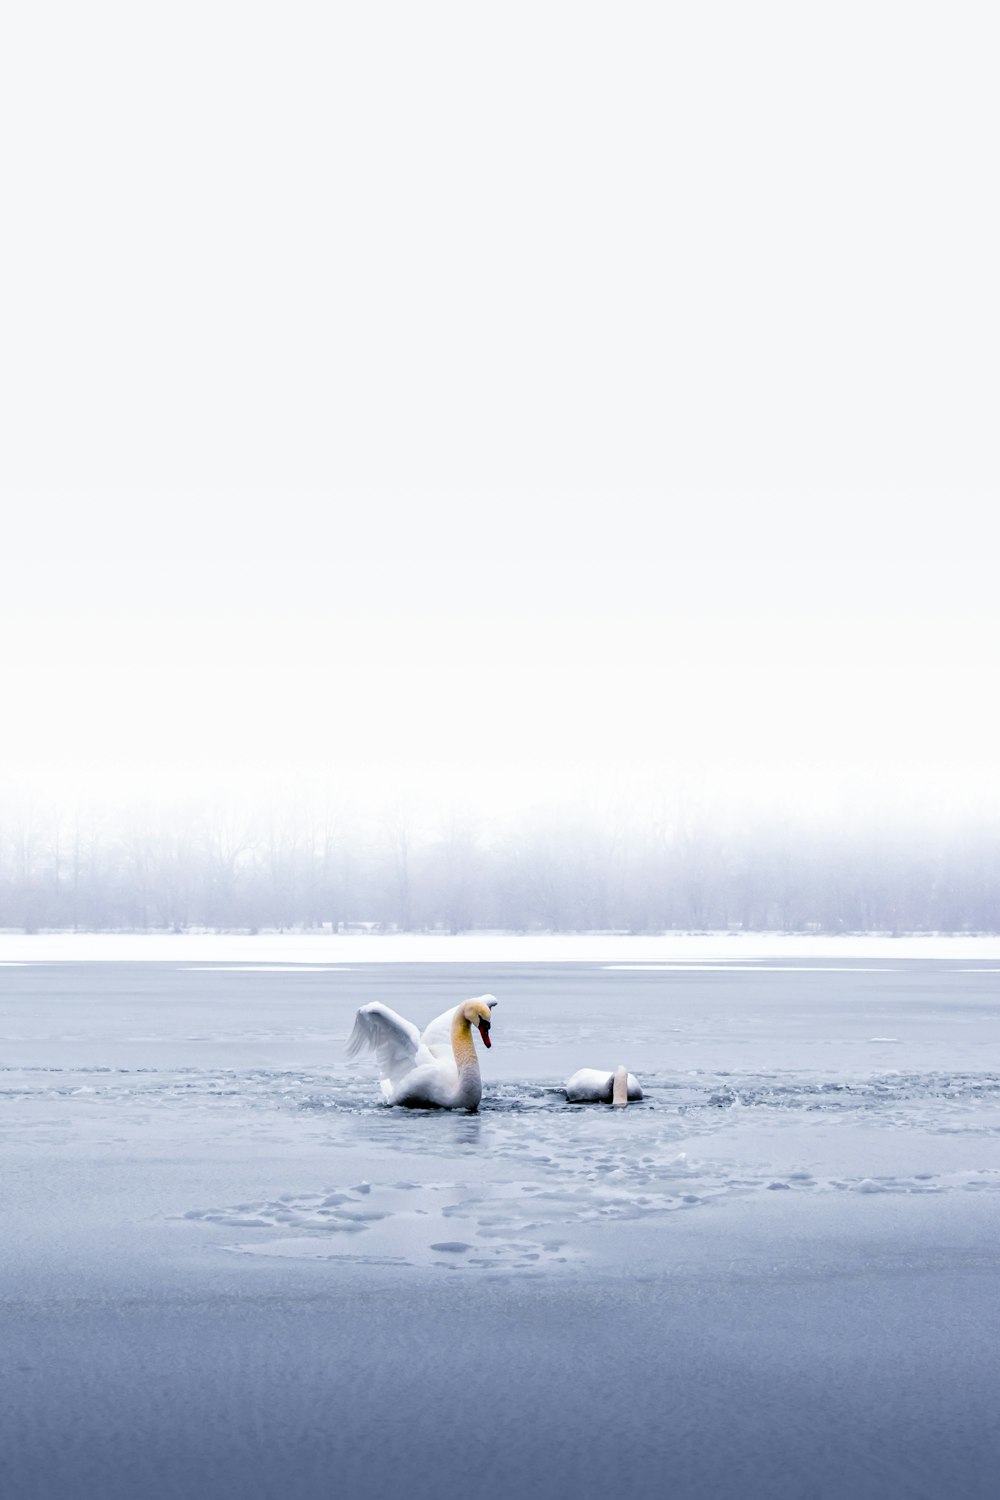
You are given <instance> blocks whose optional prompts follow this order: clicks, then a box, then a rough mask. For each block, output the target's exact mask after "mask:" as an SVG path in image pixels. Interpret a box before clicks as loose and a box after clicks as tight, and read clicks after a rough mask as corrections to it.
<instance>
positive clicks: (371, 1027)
mask: <svg viewBox="0 0 1000 1500" xmlns="http://www.w3.org/2000/svg"><path fill="white" fill-rule="evenodd" d="M365 1047H370V1048H371V1050H372V1051H373V1052H374V1053H375V1061H376V1063H377V1065H378V1071H379V1077H380V1078H383V1079H388V1080H389V1082H390V1083H398V1082H399V1080H400V1079H401V1078H405V1077H406V1074H407V1073H409V1072H410V1071H411V1070H412V1069H413V1067H414V1066H415V1064H416V1061H417V1052H418V1051H419V1048H420V1033H419V1031H418V1030H417V1028H416V1027H415V1026H414V1024H413V1022H412V1021H407V1020H404V1018H403V1017H402V1016H400V1015H397V1014H396V1012H395V1011H394V1010H390V1009H389V1007H388V1005H383V1004H382V1003H381V1001H379V1000H373V1001H372V1002H371V1004H370V1005H363V1006H362V1007H361V1009H360V1010H359V1011H358V1013H357V1016H356V1017H355V1020H354V1030H353V1031H352V1032H351V1034H350V1036H349V1037H348V1039H347V1055H348V1057H356V1056H357V1054H358V1053H359V1052H361V1051H363V1050H364V1048H365Z"/></svg>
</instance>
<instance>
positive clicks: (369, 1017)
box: [347, 995, 497, 1110]
mask: <svg viewBox="0 0 1000 1500" xmlns="http://www.w3.org/2000/svg"><path fill="white" fill-rule="evenodd" d="M496 1003H497V1002H496V1001H495V1000H494V998H493V996H492V995H480V996H479V997H478V998H477V999H475V1000H466V1001H464V1002H463V1004H461V1005H456V1006H454V1007H453V1008H452V1009H451V1010H446V1011H444V1012H443V1014H441V1015H440V1016H435V1018H434V1020H433V1021H431V1023H430V1025H429V1026H427V1027H425V1028H424V1031H423V1033H421V1032H419V1031H418V1030H417V1028H416V1027H415V1026H414V1025H413V1022H412V1021H407V1020H404V1018H403V1017H402V1016H400V1015H397V1013H396V1012H395V1011H394V1010H390V1009H389V1007H388V1005H382V1004H381V1003H380V1002H379V1001H377V1000H375V1001H373V1002H372V1003H371V1005H363V1006H362V1007H361V1009H360V1010H359V1011H358V1014H357V1017H356V1019H355V1022H354V1030H353V1031H352V1032H351V1035H350V1037H349V1038H348V1041H347V1051H348V1055H349V1056H351V1057H354V1056H356V1054H357V1053H359V1052H361V1051H362V1050H363V1049H364V1048H365V1047H370V1048H371V1050H372V1051H373V1052H374V1053H375V1061H376V1063H377V1064H378V1070H379V1078H380V1080H381V1084H382V1092H383V1094H384V1095H385V1098H386V1102H387V1103H388V1104H402V1105H406V1106H408V1107H409V1108H411V1109H468V1110H475V1109H478V1108H479V1101H480V1099H481V1098H482V1096H483V1080H482V1077H481V1075H480V1072H479V1059H478V1057H477V1056H476V1047H475V1043H474V1042H473V1040H472V1027H473V1026H474V1025H475V1026H478V1027H479V1031H480V1035H481V1036H482V1038H483V1041H484V1043H485V1045H486V1046H487V1047H488V1046H489V1045H490V1042H489V1029H490V1012H491V1011H492V1009H493V1007H494V1005H496Z"/></svg>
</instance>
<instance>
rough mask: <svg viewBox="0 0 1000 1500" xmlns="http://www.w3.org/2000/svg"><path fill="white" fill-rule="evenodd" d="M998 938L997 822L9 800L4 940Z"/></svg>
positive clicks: (673, 808) (3, 860) (2, 847)
mask: <svg viewBox="0 0 1000 1500" xmlns="http://www.w3.org/2000/svg"><path fill="white" fill-rule="evenodd" d="M364 925H371V926H372V927H373V928H376V927H377V928H379V929H382V930H393V929H400V930H429V929H436V930H442V929H443V930H446V931H451V932H460V931H467V930H470V929H476V928H501V929H507V930H512V931H533V930H550V931H561V932H567V931H587V930H607V929H617V930H624V931H632V932H649V931H658V930H663V929H681V930H691V929H695V930H698V929H720V928H726V927H742V928H745V929H757V930H762V929H763V930H775V929H778V930H786V931H816V930H822V931H830V932H841V931H843V932H862V931H890V932H900V931H946V932H955V931H987V932H995V931H998V930H1000V817H998V816H997V815H996V814H990V815H988V816H987V815H984V816H982V817H973V816H972V815H968V816H967V817H965V818H964V819H963V820H961V821H955V820H952V821H951V822H950V823H949V824H948V825H947V826H945V825H944V824H939V825H935V824H934V823H933V822H932V821H931V820H926V821H925V822H923V823H920V822H919V821H918V820H914V819H910V820H908V821H903V820H900V819H899V818H898V817H893V818H890V817H888V816H887V817H886V818H885V819H884V820H882V821H881V823H880V822H879V821H877V820H876V821H873V820H872V819H871V817H870V816H869V815H865V816H859V817H858V818H857V820H856V822H852V820H851V819H849V818H842V819H840V820H839V821H838V820H835V819H832V818H828V819H826V820H825V821H820V820H812V821H809V820H807V819H804V818H798V819H792V818H791V817H788V816H779V815H776V814H769V815H766V814H764V813H762V812H756V813H754V814H752V815H751V814H745V815H743V816H740V815H738V814H735V813H732V812H730V813H728V814H723V813H721V812H720V811H719V810H718V809H715V810H713V809H709V808H704V807H698V806H696V805H693V804H687V803H685V802H684V800H683V799H670V798H668V797H664V798H663V799H662V800H660V801H659V802H656V803H649V804H647V805H645V806H637V805H632V806H630V807H627V808H623V807H614V806H603V807H599V806H596V805H586V806H579V807H563V808H548V809H545V810H543V811H539V810H533V809H530V808H526V809H524V810H523V811H522V812H520V813H518V814H517V815H514V816H508V817H506V818H504V819H502V820H500V819H497V818H492V819H486V818H477V817H474V816H472V815H469V814H465V813H461V812H451V813H436V814H431V813H428V812H427V811H426V810H423V811H422V812H420V813H419V814H418V813H416V812H415V811H413V810H412V809H411V808H409V807H408V806H406V805H403V804H399V805H395V806H392V807H389V808H387V809H383V810H381V811H378V812H375V813H373V812H371V811H365V812H362V811H360V810H358V809H356V808H352V807H350V806H349V805H346V804H334V803H323V802H307V803H303V804H301V805H297V806H286V807H283V808H280V809H274V808H268V809H253V808H248V807H236V806H232V805H224V804H222V803H219V802H215V803H210V802H188V803H185V804H183V805H180V804H179V805H176V806H171V807H162V808H158V809H148V808H147V809H140V810H137V809H132V810H130V811H122V810H121V809H120V808H113V807H97V806H90V807H87V808H86V809H83V808H81V809H77V810H66V809H55V808H53V807H51V806H46V805H43V804H42V803H40V802H31V801H20V802H17V803H13V802H12V803H11V804H10V805H7V806H0V928H6V929H20V930H24V931H29V932H31V931H39V930H43V929H72V930H85V931H86V930H89V931H95V930H98V931H99V930H121V929H126V930H138V931H144V930H155V929H159V930H168V931H184V930H187V929H190V928H208V929H214V930H232V929H236V930H250V931H259V930H263V929H272V928H277V929H289V928H305V929H323V928H326V929H330V930H338V929H341V930H343V929H351V928H356V927H358V926H364Z"/></svg>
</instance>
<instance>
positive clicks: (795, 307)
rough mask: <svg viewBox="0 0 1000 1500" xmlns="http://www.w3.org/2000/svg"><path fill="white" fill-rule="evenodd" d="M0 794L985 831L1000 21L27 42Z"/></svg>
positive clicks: (265, 13) (610, 22) (50, 11)
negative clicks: (681, 803)
mask: <svg viewBox="0 0 1000 1500" xmlns="http://www.w3.org/2000/svg"><path fill="white" fill-rule="evenodd" d="M10 10H11V12H12V13H11V14H8V15H7V18H6V19H5V21H4V22H3V28H2V29H3V34H2V36H0V126H2V139H3V147H2V151H3V168H2V170H3V178H2V183H0V187H2V200H3V205H4V219H5V230H4V234H3V242H2V245H0V256H2V257H3V262H4V267H3V276H2V297H3V304H4V305H3V312H2V330H0V366H2V380H3V389H2V414H3V417H2V419H3V438H2V442H0V468H2V479H3V490H4V516H3V531H2V554H0V586H2V590H0V626H2V648H0V649H2V658H3V661H2V667H3V670H2V682H3V701H2V722H0V730H2V733H0V766H2V768H3V770H4V773H5V778H6V782H7V785H8V787H14V788H15V789H17V788H19V787H22V786H33V787H35V788H36V789H37V788H41V789H43V790H44V791H46V792H47V793H49V794H51V795H53V796H58V795H65V796H67V797H68V796H77V795H80V794H81V793H93V794H98V795H107V796H112V797H114V796H126V795H128V796H132V795H138V796H146V795H157V794H161V793H162V794H169V795H173V794H174V793H175V792H177V791H179V790H192V789H202V790H205V791H212V790H214V789H215V788H217V787H220V786H227V785H228V786H238V787H240V788H241V789H242V790H245V791H248V792H249V793H250V794H254V792H255V791H256V790H259V791H260V794H261V795H263V794H264V792H265V790H268V791H269V792H270V791H271V790H273V788H274V787H276V786H278V787H283V788H285V789H287V788H289V787H292V786H294V785H296V784H299V783H301V782H303V781H306V782H310V783H315V782H324V781H331V782H333V783H335V784H336V785H338V786H339V787H341V788H344V787H356V788H357V789H358V790H359V792H360V791H370V789H371V788H372V787H374V786H384V787H385V788H386V791H387V794H390V793H394V792H395V790H396V789H399V788H402V789H407V790H409V791H411V792H415V793H416V794H419V793H420V792H421V791H423V792H426V793H427V794H428V795H429V796H432V797H439V798H440V799H443V800H448V799H449V798H464V799H465V800H467V801H469V802H471V803H473V804H474V805H477V806H482V807H484V808H493V807H496V808H502V807H504V806H506V805H509V804H511V803H516V802H518V801H520V800H524V799H528V800H531V799H544V798H547V797H552V796H557V795H558V796H563V795H568V794H571V793H575V792H576V791H578V790H584V789H587V788H590V787H597V786H602V787H608V786H612V785H614V786H617V787H621V786H640V785H642V786H647V785H650V784H658V783H662V784H668V783H669V784H673V783H680V782H683V783H685V784H699V785H702V786H704V787H707V788H709V789H712V790H714V791H717V792H719V793H722V792H725V793H727V794H730V795H734V796H737V797H740V796H746V795H750V794H751V793H753V794H761V795H766V796H772V795H778V796H784V797H788V798H790V799H792V800H798V801H799V802H815V803H816V804H817V805H823V804H825V803H829V804H830V805H834V804H837V803H838V799H841V801H842V800H843V798H844V797H849V796H850V795H851V788H856V789H863V791H864V795H865V796H866V797H867V798H868V799H869V800H871V799H874V800H875V801H876V802H878V800H879V799H881V798H885V800H886V801H887V802H888V801H892V800H894V799H899V798H901V797H902V798H903V799H904V800H905V799H909V801H910V804H911V805H912V804H919V805H921V806H923V807H928V806H931V805H938V804H940V805H941V806H945V807H948V806H951V805H953V804H955V803H957V802H963V801H970V800H971V801H972V802H976V801H982V800H984V799H992V798H993V797H994V793H995V788H996V776H997V766H998V764H1000V758H998V752H1000V716H998V711H997V685H998V683H997V679H998V673H997V662H998V649H997V648H998V641H1000V634H998V626H1000V605H998V602H997V593H998V590H997V584H996V563H997V550H998V549H997V544H998V539H1000V524H998V514H997V499H998V485H997V481H998V468H1000V464H998V450H997V433H996V428H997V413H998V411H1000V399H998V398H1000V390H998V384H1000V381H998V350H1000V327H998V323H1000V318H998V290H997V288H998V280H1000V278H998V275H997V266H998V265H1000V243H998V240H1000V234H998V195H997V191H996V183H997V148H996V142H997V140H998V139H1000V118H998V117H1000V107H998V90H997V88H996V78H997V73H998V65H1000V56H998V39H1000V12H998V11H997V9H996V7H995V5H992V4H974V3H969V4H965V3H952V4H943V3H940V4H922V3H919V0H908V3H905V4H896V3H883V0H866V3H864V4H853V3H841V4H838V5H836V6H834V5H820V4H804V3H802V0H797V3H793V4H768V3H759V4H746V3H739V4H724V3H716V4H713V3H711V0H707V3H706V0H701V3H686V4H670V3H667V0H659V3H657V4H629V3H627V0H616V3H614V4H611V3H605V4H587V3H584V0H575V3H572V4H553V3H546V0H532V3H531V4H524V5H522V4H518V3H510V0H509V3H506V4H504V5H476V4H469V3H468V0H463V3H456V4H447V5H444V4H435V3H433V0H431V3H421V4H413V3H407V4H380V3H378V0H372V3H364V4H362V3H350V4H340V5H338V4H330V3H326V4H322V5H318V4H316V5H310V4H307V5H302V4H295V3H287V0H286V3H283V4H281V5H277V4H252V3H242V4H239V5H236V4H219V3H213V0H199V3H198V4H197V5H187V4H183V3H175V4H172V5H170V6H149V5H135V4H134V3H130V4H118V5H109V4H104V3H101V0H95V3H91V4H88V5H85V6H83V5H66V4H63V5H53V4H46V3H45V0H39V3H36V4H33V5H31V6H29V5H26V4H25V5H20V6H15V7H11V8H10Z"/></svg>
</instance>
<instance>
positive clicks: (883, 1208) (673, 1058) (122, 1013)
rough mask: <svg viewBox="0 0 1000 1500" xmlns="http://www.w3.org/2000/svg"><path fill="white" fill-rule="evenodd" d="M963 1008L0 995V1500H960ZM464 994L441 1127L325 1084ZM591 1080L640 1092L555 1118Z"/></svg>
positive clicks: (806, 979) (781, 972)
mask: <svg viewBox="0 0 1000 1500" xmlns="http://www.w3.org/2000/svg"><path fill="white" fill-rule="evenodd" d="M998 980H1000V975H998V974H997V973H996V971H995V968H993V969H991V968H990V967H989V966H987V965H975V964H970V963H968V962H964V963H961V964H955V963H947V962H942V963H933V962H928V961H922V962H909V963H906V962H900V963H893V964H890V963H887V962H882V963H878V964H871V965H863V964H856V963H855V964H851V963H844V964H830V963H819V962H816V963H802V962H797V963H795V964H782V963H781V962H780V961H772V962H768V963H759V964H755V963H750V964H740V965H734V964H731V963H728V964H727V963H716V964H705V965H698V966H691V965H677V966H672V967H662V966H646V967H641V968H640V967H636V968H621V967H613V968H612V967H604V966H598V965H593V964H576V965H569V964H543V965H536V966H532V967H528V966H525V967H519V966H517V965H514V964H509V963H508V964H502V965H497V966H490V965H485V964H475V965H469V966H468V967H467V968H463V967H460V966H457V965H446V966H435V965H430V964H420V965H399V964H396V965H364V966H358V967H356V968H353V969H351V968H345V967H342V966H334V965H315V964H312V965H288V966H285V965H278V964H271V965H267V966H263V965H262V966H260V967H255V966H253V965H239V966H236V965H211V964H207V965H201V964H199V965H191V964H187V965H184V964H159V963H155V964H100V963H91V964H80V965H76V964H51V965H46V964H27V965H24V966H17V967H9V968H0V991H2V994H3V1003H2V1009H0V1152H2V1154H3V1161H4V1187H5V1205H4V1208H5V1212H4V1226H5V1227H4V1263H5V1270H4V1278H3V1298H4V1302H3V1307H4V1321H5V1324H6V1339H5V1348H6V1349H7V1350H8V1351H9V1352H8V1355H7V1358H6V1361H5V1363H4V1365H3V1376H2V1380H3V1392H4V1401H5V1406H4V1412H5V1418H6V1421H7V1431H6V1433H5V1443H4V1445H3V1450H2V1456H0V1476H2V1477H3V1478H5V1479H6V1481H7V1484H8V1486H9V1487H10V1492H11V1493H14V1494H17V1495H19V1496H21V1495H23V1496H24V1497H26V1500H27V1497H29V1496H35V1495H37V1496H40V1497H41V1496H48V1495H50V1494H52V1495H55V1494H58V1495H61V1496H67V1497H76V1496H85V1495H86V1496H89V1495H95V1496H96V1495H100V1496H102V1497H104V1496H109V1497H112V1500H117V1497H118V1496H122V1497H124V1496H126V1495H128V1496H132V1495H134V1494H137V1493H142V1494H143V1495H144V1496H148V1497H152V1500H159V1497H161V1496H163V1497H166V1496H172V1495H178V1496H181V1495H184V1496H191V1495H194V1494H205V1495H211V1496H223V1497H224V1496H228V1495H230V1494H232V1495H237V1494H239V1495H241V1496H244V1497H246V1496H256V1495H260V1496H262V1497H263V1496H270V1495H279V1494H280V1495H281V1496H283V1497H298V1496H307V1495H314V1494H325V1493H327V1492H328V1491H330V1490H335V1491H336V1492H337V1493H340V1492H342V1491H343V1492H350V1493H352V1494H358V1495H372V1496H375V1495H382V1494H385V1493H387V1492H389V1491H390V1490H391V1489H393V1488H399V1487H403V1486H405V1488H406V1490H407V1492H408V1493H409V1494H411V1495H416V1496H421V1495H427V1496H432V1495H433V1496H444V1497H450V1496H452V1495H456V1496H457V1495H458V1494H465V1493H467V1492H468V1488H469V1485H470V1483H471V1484H472V1487H473V1489H474V1490H475V1492H477V1493H479V1494H482V1495H484V1496H492V1495H494V1494H495V1495H499V1494H501V1493H504V1494H506V1493H508V1492H509V1490H510V1488H511V1487H512V1486H516V1487H518V1488H519V1489H521V1491H522V1492H523V1493H526V1494H531V1495H533V1494H538V1495H543V1494H545V1495H549V1494H561V1493H566V1494H576V1495H580V1494H583V1495H589V1494H594V1495H596V1494H598V1493H603V1492H604V1490H606V1489H607V1488H608V1487H609V1486H611V1485H614V1486H616V1487H618V1488H620V1487H621V1484H622V1482H629V1483H631V1484H634V1485H643V1486H646V1487H650V1486H654V1485H655V1486H657V1487H658V1489H665V1488H669V1489H670V1490H671V1491H672V1492H674V1493H677V1494H680V1495H692V1496H702V1495H704V1496H710V1495H717V1494H724V1493H739V1494H741V1495H752V1496H757V1495H760V1496H762V1497H763V1496H769V1497H770V1496H786V1495H787V1496H790V1497H791V1496H801V1495H819V1496H839V1495H845V1496H846V1495H857V1494H862V1495H872V1496H875V1495H880V1496H885V1495H900V1496H903V1495H911V1494H912V1495H925V1494H926V1495H928V1496H931V1495H938V1494H940V1493H942V1491H943V1490H945V1489H948V1488H950V1489H953V1490H954V1489H956V1488H957V1489H958V1490H959V1491H960V1492H961V1493H962V1494H963V1495H968V1496H978V1495H983V1496H985V1495H987V1494H989V1495H992V1494H993V1493H995V1487H994V1486H995V1478H994V1475H995V1464H996V1460H997V1459H998V1458H1000V1451H998V1445H997V1441H996V1436H995V1432H994V1427H995V1421H994V1418H993V1413H992V1405H993V1402H992V1397H991V1396H990V1395H989V1394H988V1393H989V1392H990V1390H991V1389H995V1385H996V1380H997V1377H998V1375H1000V1357H998V1356H997V1353H996V1348H997V1344H996V1334H997V1332H998V1330H997V1328H996V1315H995V1311H994V1308H995V1302H996V1273H997V1270H998V1260H1000V1256H998V1253H997V1248H996V1247H997V1230H998V1228H1000V1047H998V1044H1000V987H998ZM484 991H491V992H492V993H493V994H495V995H496V996H497V997H498V999H499V1001H500V1005H499V1007H498V1009H497V1011H496V1013H495V1017H494V1031H493V1037H494V1042H495V1045H494V1047H493V1049H492V1050H491V1052H489V1053H488V1054H482V1057H483V1074H484V1101H483V1106H482V1108H481V1110H480V1112H479V1113H478V1114H477V1115H475V1116H468V1115H455V1114H448V1113H439V1112H423V1111H415V1112H409V1111H396V1110H389V1109H386V1108H385V1107H384V1106H383V1105H382V1104H381V1103H380V1100H379V1093H378V1086H377V1082H376V1079H375V1072H374V1066H373V1064H372V1063H371V1061H369V1060H365V1059H362V1060H360V1061H358V1062H357V1063H352V1064H350V1065H348V1064H347V1063H346V1062H345V1059H344V1051H343V1044H344V1041H345V1040H346V1036H347V1033H348V1031H349V1029H350V1025H351V1023H352V1020H353V1014H354V1011H355V1009H356V1008H357V1006H358V1005H359V1004H363V1003H365V1002H366V1001H368V1000H371V999H376V998H377V999H382V1000H385V1001H386V1002H387V1003H388V1004H390V1005H392V1006H394V1007H395V1008H397V1009H398V1010H400V1011H401V1012H402V1013H403V1014H405V1015H406V1016H408V1017H409V1018H410V1019H412V1020H414V1021H417V1022H418V1023H420V1024H421V1025H422V1024H424V1023H425V1022H426V1021H428V1020H429V1019H431V1017H432V1016H434V1015H436V1014H437V1013H438V1012H439V1011H441V1010H442V1009H444V1008H445V1007H446V1006H447V1005H449V1004H453V1003H455V1002H457V1001H458V1000H459V999H463V998H467V997H468V996H471V995H475V994H480V993H482V992H484ZM618 1062H624V1063H626V1064H627V1065H628V1066H629V1067H630V1069H631V1070H632V1071H634V1072H635V1073H637V1074H638V1076H639V1077H640V1080H641V1082H642V1084H643V1087H644V1090H645V1098H644V1100H643V1101H642V1102H641V1103H639V1104H633V1105H630V1106H629V1107H628V1109H627V1110H623V1111H615V1110H612V1109H610V1108H602V1107H584V1106H570V1105H568V1104H566V1102H565V1100H564V1099H563V1097H562V1095H561V1093H560V1091H559V1087H558V1086H559V1083H560V1081H561V1080H562V1079H564V1078H565V1077H566V1076H568V1074H569V1073H571V1072H573V1071H574V1070H575V1069H576V1068H578V1067H581V1066H598V1067H607V1068H608V1069H609V1070H610V1069H611V1068H612V1067H613V1066H614V1065H615V1064H616V1063H618ZM623 1465H624V1480H623V1469H622V1466H623ZM4 1466H6V1470H5V1468H4ZM470 1474H471V1475H472V1476H473V1477H472V1479H471V1480H470Z"/></svg>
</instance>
